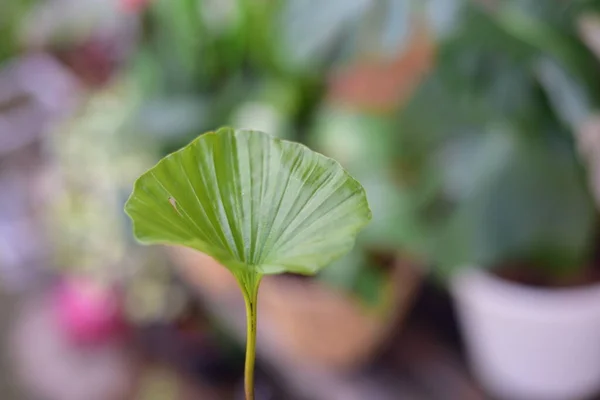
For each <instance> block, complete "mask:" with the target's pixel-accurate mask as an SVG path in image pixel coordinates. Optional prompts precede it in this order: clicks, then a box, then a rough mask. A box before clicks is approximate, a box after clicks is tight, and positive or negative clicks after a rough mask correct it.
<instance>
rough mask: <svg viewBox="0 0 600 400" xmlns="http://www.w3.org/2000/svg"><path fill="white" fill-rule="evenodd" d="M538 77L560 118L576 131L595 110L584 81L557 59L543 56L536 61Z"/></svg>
mask: <svg viewBox="0 0 600 400" xmlns="http://www.w3.org/2000/svg"><path fill="white" fill-rule="evenodd" d="M536 66H537V68H536V70H537V73H538V79H539V81H540V83H541V84H542V86H543V88H544V89H545V91H546V94H547V96H548V98H549V100H550V102H551V104H552V106H553V108H554V112H556V114H557V115H558V116H559V117H560V119H561V120H562V121H563V122H564V123H565V124H566V126H568V127H570V128H571V129H573V130H574V131H575V130H577V129H578V128H579V127H580V126H581V124H582V123H583V122H585V121H586V120H587V119H588V118H589V117H590V116H591V114H592V112H593V110H594V101H593V99H592V96H591V94H590V92H589V89H591V88H588V87H587V86H586V85H585V83H584V82H580V81H578V80H577V79H576V77H574V76H572V75H570V74H569V73H568V72H567V71H565V69H564V68H562V67H561V65H560V64H558V63H557V62H556V61H554V60H553V59H551V58H548V57H541V58H540V59H539V61H538V62H537V63H536Z"/></svg>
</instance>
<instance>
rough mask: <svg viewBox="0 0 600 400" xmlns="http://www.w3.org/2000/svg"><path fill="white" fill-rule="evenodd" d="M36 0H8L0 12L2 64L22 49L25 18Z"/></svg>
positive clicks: (0, 55)
mask: <svg viewBox="0 0 600 400" xmlns="http://www.w3.org/2000/svg"><path fill="white" fill-rule="evenodd" d="M33 3H34V0H7V1H4V2H3V3H2V12H1V13H0V64H2V62H4V61H6V60H8V59H9V58H11V57H13V56H15V55H17V54H18V51H19V50H20V49H21V46H22V44H23V43H22V42H21V37H20V34H21V30H22V29H23V25H22V23H23V20H24V17H25V16H26V15H27V12H28V11H29V9H30V8H31V5H32V4H33Z"/></svg>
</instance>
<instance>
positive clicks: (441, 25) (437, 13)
mask: <svg viewBox="0 0 600 400" xmlns="http://www.w3.org/2000/svg"><path fill="white" fill-rule="evenodd" d="M466 3H467V2H465V1H464V0H426V1H424V2H423V3H422V7H423V8H424V10H425V15H426V20H427V22H428V26H429V27H431V29H432V30H433V33H434V34H435V36H436V37H437V38H438V39H442V40H444V39H446V38H447V37H449V36H451V35H452V34H453V33H454V32H455V31H456V30H457V29H458V27H459V25H460V24H462V23H464V18H463V17H464V8H465V4H466Z"/></svg>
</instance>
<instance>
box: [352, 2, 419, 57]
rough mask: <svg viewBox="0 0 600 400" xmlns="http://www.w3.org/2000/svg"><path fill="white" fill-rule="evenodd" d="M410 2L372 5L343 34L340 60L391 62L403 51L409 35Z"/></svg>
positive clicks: (410, 26)
mask: <svg viewBox="0 0 600 400" xmlns="http://www.w3.org/2000/svg"><path fill="white" fill-rule="evenodd" d="M412 11H413V7H412V0H379V1H375V2H372V4H371V6H370V7H369V8H368V9H366V10H365V11H364V12H363V14H362V15H361V17H360V18H359V19H357V20H356V22H355V23H354V24H353V26H352V29H349V30H348V33H347V34H346V35H347V36H348V38H349V41H347V43H345V48H344V53H345V54H344V56H345V57H344V58H346V59H356V58H357V57H360V56H363V57H364V56H368V57H376V58H378V59H391V60H393V59H395V57H396V56H397V55H398V54H400V53H401V52H402V51H403V50H405V49H406V45H407V44H408V43H409V41H410V37H411V33H412V28H413V26H412V25H413V24H412V20H413V18H412V17H413V13H412Z"/></svg>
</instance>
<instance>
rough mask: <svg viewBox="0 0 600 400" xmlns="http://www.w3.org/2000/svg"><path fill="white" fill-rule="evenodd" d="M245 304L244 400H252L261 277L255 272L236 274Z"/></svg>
mask: <svg viewBox="0 0 600 400" xmlns="http://www.w3.org/2000/svg"><path fill="white" fill-rule="evenodd" d="M236 278H237V280H238V283H239V284H240V287H241V289H242V294H243V296H244V302H245V303H246V332H247V333H246V366H245V369H244V391H245V393H246V400H254V360H255V358H256V321H257V314H258V312H257V304H258V288H259V286H260V280H261V278H262V276H261V275H260V274H257V273H255V272H249V273H247V274H237V275H236Z"/></svg>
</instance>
